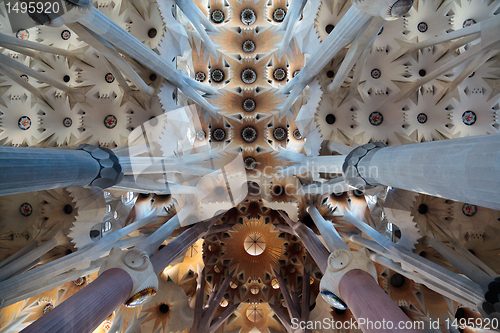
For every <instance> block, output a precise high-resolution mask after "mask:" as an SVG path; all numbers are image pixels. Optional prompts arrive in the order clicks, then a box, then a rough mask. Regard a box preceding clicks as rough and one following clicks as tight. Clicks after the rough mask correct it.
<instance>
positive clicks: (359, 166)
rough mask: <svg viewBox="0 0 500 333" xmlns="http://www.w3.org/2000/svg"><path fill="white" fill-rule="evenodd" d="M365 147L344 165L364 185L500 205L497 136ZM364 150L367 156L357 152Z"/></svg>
mask: <svg viewBox="0 0 500 333" xmlns="http://www.w3.org/2000/svg"><path fill="white" fill-rule="evenodd" d="M369 145H370V144H369ZM366 146H367V145H365V146H363V147H365V148H366ZM363 147H358V148H356V149H355V150H353V152H352V153H351V154H352V155H351V154H350V155H349V156H348V157H347V158H346V163H345V164H344V167H343V168H344V169H345V170H344V173H346V174H351V173H352V171H354V172H356V170H357V171H358V172H359V175H360V177H361V178H362V179H363V180H364V181H365V182H366V183H367V184H368V185H374V186H376V185H385V186H392V187H395V188H401V189H404V190H407V191H414V192H419V193H424V194H428V195H432V196H437V197H441V198H446V199H450V200H456V201H459V202H466V203H470V204H474V205H478V206H482V207H487V208H491V209H495V210H498V209H500V193H499V192H498V188H500V149H499V147H500V134H492V135H482V136H475V137H467V138H460V139H452V140H441V141H433V142H424V143H415V144H409V145H404V146H394V147H383V148H374V149H371V150H369V151H367V152H366V149H365V148H363ZM370 147H371V146H370ZM363 149H365V150H364V151H362V150H363ZM364 152H365V155H360V154H361V153H364ZM359 156H360V157H359ZM353 168H356V169H353ZM346 182H349V179H346Z"/></svg>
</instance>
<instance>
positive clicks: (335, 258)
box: [319, 248, 377, 297]
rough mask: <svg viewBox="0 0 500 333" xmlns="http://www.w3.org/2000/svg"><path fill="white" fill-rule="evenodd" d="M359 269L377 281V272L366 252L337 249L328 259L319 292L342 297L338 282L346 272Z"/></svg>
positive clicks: (362, 250)
mask: <svg viewBox="0 0 500 333" xmlns="http://www.w3.org/2000/svg"><path fill="white" fill-rule="evenodd" d="M354 269H360V270H362V271H365V272H367V273H368V274H370V275H371V276H372V277H373V278H374V280H375V281H377V270H376V268H375V265H374V264H373V262H372V261H371V259H370V258H369V256H368V250H367V249H366V248H361V249H360V250H359V251H357V252H356V251H349V250H345V249H338V250H335V251H333V252H332V253H331V254H330V256H329V257H328V267H327V269H326V272H325V275H324V276H323V278H322V279H321V283H320V287H319V288H320V290H321V291H322V292H323V291H324V290H326V291H330V292H333V293H335V294H336V295H338V296H340V297H342V295H341V293H340V289H339V284H340V280H342V277H343V276H344V275H345V274H347V273H348V272H350V271H352V270H354Z"/></svg>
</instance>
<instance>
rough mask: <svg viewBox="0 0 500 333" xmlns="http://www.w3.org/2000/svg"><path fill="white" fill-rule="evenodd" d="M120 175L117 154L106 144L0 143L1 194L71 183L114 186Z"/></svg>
mask: <svg viewBox="0 0 500 333" xmlns="http://www.w3.org/2000/svg"><path fill="white" fill-rule="evenodd" d="M122 177H123V173H122V169H121V166H120V163H119V162H118V157H116V155H115V153H113V151H111V150H110V149H107V148H101V147H97V146H92V145H87V144H85V145H81V146H80V147H79V148H78V149H77V150H67V149H47V148H43V149H41V148H20V147H0V195H7V194H16V193H24V192H32V191H40V190H49V189H54V188H61V187H71V186H89V185H90V186H97V187H99V188H101V189H104V188H107V187H110V186H113V185H115V184H117V183H119V182H120V180H121V179H122Z"/></svg>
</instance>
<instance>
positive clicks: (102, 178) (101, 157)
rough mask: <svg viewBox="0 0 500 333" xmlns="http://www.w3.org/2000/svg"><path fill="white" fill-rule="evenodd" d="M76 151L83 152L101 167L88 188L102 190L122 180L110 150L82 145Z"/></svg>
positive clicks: (120, 171) (121, 174)
mask: <svg viewBox="0 0 500 333" xmlns="http://www.w3.org/2000/svg"><path fill="white" fill-rule="evenodd" d="M76 150H83V151H85V152H87V153H89V155H90V156H92V158H93V159H95V160H96V161H97V162H98V163H99V166H100V167H101V169H100V171H99V174H98V175H97V177H96V178H95V179H94V180H92V182H90V184H89V186H96V187H99V188H100V189H102V190H104V189H105V188H108V187H111V186H114V185H116V184H118V183H119V182H120V181H121V180H122V179H123V172H122V167H121V165H120V161H119V160H118V157H117V156H116V154H115V153H114V152H113V151H112V150H111V149H108V148H104V147H98V146H94V145H88V144H82V145H80V146H79V147H78V148H77V149H76Z"/></svg>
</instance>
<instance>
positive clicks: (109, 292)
mask: <svg viewBox="0 0 500 333" xmlns="http://www.w3.org/2000/svg"><path fill="white" fill-rule="evenodd" d="M157 289H158V278H157V277H156V275H155V274H154V271H153V265H152V264H151V262H150V261H149V258H148V256H147V254H146V253H145V252H144V251H140V250H137V249H132V250H128V251H122V250H120V249H118V248H114V249H113V250H112V251H111V253H110V255H109V257H108V258H107V260H106V262H105V263H104V264H103V266H102V267H101V270H100V271H99V277H98V278H97V279H96V280H95V281H94V282H92V283H91V284H89V285H88V286H86V287H85V288H84V289H82V290H80V291H79V292H77V293H76V294H74V295H73V296H71V297H70V298H68V299H67V300H66V301H65V302H63V303H62V304H61V305H59V306H57V307H56V308H54V310H52V311H50V312H49V313H47V314H46V315H44V316H43V317H41V318H40V319H39V320H37V321H35V322H34V323H33V324H31V325H30V326H28V327H27V328H25V329H24V330H22V332H23V333H31V332H33V333H65V332H72V333H86V332H93V331H94V330H95V329H96V328H97V327H98V326H99V324H101V323H102V322H103V321H104V320H105V319H106V318H107V317H109V315H110V314H111V313H112V312H113V311H114V310H115V309H116V308H117V307H118V306H120V305H121V304H123V303H126V304H127V305H129V306H138V305H140V304H143V303H145V302H146V301H147V300H149V298H150V297H152V296H153V295H154V294H155V293H156V290H157Z"/></svg>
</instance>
